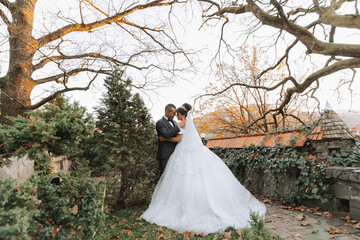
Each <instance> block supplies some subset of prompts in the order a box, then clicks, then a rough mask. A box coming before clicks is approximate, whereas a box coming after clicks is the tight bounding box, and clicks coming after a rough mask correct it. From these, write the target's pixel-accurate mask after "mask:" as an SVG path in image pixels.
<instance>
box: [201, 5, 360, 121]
mask: <svg viewBox="0 0 360 240" xmlns="http://www.w3.org/2000/svg"><path fill="white" fill-rule="evenodd" d="M199 2H200V3H201V6H202V9H203V18H204V24H205V25H212V23H216V24H218V23H219V22H220V23H221V24H222V27H221V28H220V29H221V34H220V41H219V50H220V49H225V51H226V52H227V53H230V56H231V54H234V52H237V51H238V46H240V45H241V44H242V43H241V41H239V39H241V37H244V38H242V39H243V40H244V41H245V42H247V43H248V44H249V42H250V41H251V42H252V44H254V45H255V46H263V47H264V48H265V49H266V51H267V52H268V53H272V58H271V59H269V60H271V62H272V64H271V65H270V66H264V67H263V68H262V69H261V72H260V73H259V74H258V75H257V79H262V78H263V77H264V76H265V75H266V74H267V73H268V72H271V71H273V70H274V69H276V68H278V67H279V66H280V65H281V64H283V63H285V64H286V75H285V76H284V78H282V79H279V80H278V81H277V82H276V83H275V84H272V85H271V84H270V83H268V82H263V83H264V84H262V85H254V84H249V85H247V84H244V83H232V85H241V86H244V87H246V88H248V89H259V88H261V89H263V90H265V91H267V92H269V93H273V95H275V93H274V92H276V91H278V92H279V91H280V94H279V97H280V102H279V104H278V105H274V107H272V108H271V109H269V110H268V111H266V112H265V113H264V115H263V116H262V119H264V118H265V115H273V116H276V115H282V114H284V110H285V109H286V108H287V107H288V105H289V104H290V103H291V100H292V99H293V98H294V97H295V98H296V97H297V96H299V95H301V96H303V98H304V99H306V100H307V99H310V100H314V101H313V102H315V103H316V102H317V103H318V101H317V98H316V91H317V90H318V89H319V88H321V87H322V86H323V85H321V82H322V81H321V80H323V79H324V78H327V79H326V81H324V82H325V84H327V83H326V82H327V81H329V80H328V78H330V77H333V76H334V75H333V74H342V75H340V76H341V77H337V78H335V77H334V78H332V79H333V80H331V81H337V83H338V86H339V87H340V86H342V85H346V87H348V88H349V91H350V93H351V92H352V90H353V89H354V88H353V85H355V83H354V81H355V80H356V78H355V75H356V70H355V69H356V68H359V67H360V45H359V44H358V43H357V42H354V36H356V35H357V34H358V31H359V30H360V16H359V2H358V1H354V0H331V1H330V0H323V1H319V0H312V1H310V0H302V1H297V0H296V1H295V0H289V1H282V0H281V1H276V0H270V1H257V0H238V1H220V0H199ZM233 39H235V41H232V40H233ZM223 47H224V48H223ZM223 52H224V51H223ZM223 52H222V53H223ZM220 55H221V54H220V52H218V55H217V56H220ZM222 58H224V56H222ZM219 59H220V57H219ZM300 70H301V71H302V72H301V73H300V74H297V73H299V71H300ZM331 75H333V76H331ZM336 76H339V75H336ZM344 76H345V77H344ZM228 87H230V86H224V88H228ZM274 119H275V118H274Z"/></svg>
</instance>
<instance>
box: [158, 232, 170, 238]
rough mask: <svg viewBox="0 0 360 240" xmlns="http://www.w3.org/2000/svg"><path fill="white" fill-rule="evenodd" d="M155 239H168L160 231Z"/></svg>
mask: <svg viewBox="0 0 360 240" xmlns="http://www.w3.org/2000/svg"><path fill="white" fill-rule="evenodd" d="M157 239H168V238H167V237H166V236H165V235H164V234H162V233H160V234H159V236H158V237H157Z"/></svg>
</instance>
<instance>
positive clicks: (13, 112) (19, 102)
mask: <svg viewBox="0 0 360 240" xmlns="http://www.w3.org/2000/svg"><path fill="white" fill-rule="evenodd" d="M35 3H36V0H26V1H16V2H15V3H12V5H11V7H10V8H9V10H10V12H11V14H12V18H13V21H12V22H11V23H10V24H9V25H8V32H9V45H10V54H9V55H10V59H9V70H8V72H7V75H6V76H5V77H3V78H2V79H1V91H2V93H1V96H0V108H1V115H0V123H9V121H8V120H7V118H6V116H14V117H16V116H18V115H21V116H24V115H25V112H26V106H29V105H30V104H31V100H30V95H31V91H32V90H33V88H34V87H35V86H36V83H35V81H33V79H32V78H31V74H32V72H33V71H32V68H33V65H32V60H33V57H34V54H35V52H36V50H37V41H36V40H35V39H34V38H33V37H32V29H33V21H34V10H35Z"/></svg>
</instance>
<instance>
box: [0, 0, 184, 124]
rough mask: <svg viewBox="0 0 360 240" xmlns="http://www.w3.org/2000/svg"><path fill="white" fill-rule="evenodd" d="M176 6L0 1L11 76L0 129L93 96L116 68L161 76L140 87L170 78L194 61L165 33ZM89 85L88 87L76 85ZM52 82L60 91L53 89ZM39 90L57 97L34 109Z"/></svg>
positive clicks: (159, 1)
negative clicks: (64, 100) (54, 105)
mask: <svg viewBox="0 0 360 240" xmlns="http://www.w3.org/2000/svg"><path fill="white" fill-rule="evenodd" d="M176 2H177V1H176V0H174V1H173V0H144V1H137V0H121V1H112V0H66V1H47V2H46V1H43V2H42V3H40V1H37V0H14V1H10V0H0V17H1V20H2V25H1V26H0V33H1V34H0V44H1V52H0V54H1V59H2V60H3V61H2V66H3V69H6V70H5V71H2V73H1V75H2V77H1V78H0V88H1V96H0V108H1V115H0V122H6V119H5V116H16V115H18V114H20V115H23V114H24V112H25V111H26V110H29V109H34V108H37V107H39V106H41V105H43V104H45V103H46V102H48V101H49V100H51V99H53V98H55V97H56V96H57V95H58V94H60V93H64V92H69V91H74V90H87V89H89V87H90V85H91V83H92V82H93V81H94V80H95V78H96V77H97V74H111V72H112V70H113V69H112V68H113V66H119V67H127V68H131V69H137V70H139V71H141V72H142V74H143V75H145V76H149V74H151V73H154V74H156V75H157V77H158V79H151V78H147V80H146V81H145V82H142V83H139V84H138V85H136V86H135V87H138V88H144V87H145V86H146V84H149V83H154V82H157V81H160V80H159V79H167V80H168V79H169V78H171V77H172V74H174V71H176V70H177V61H181V62H184V59H185V60H187V55H186V54H185V52H184V51H183V50H182V49H181V48H180V47H179V46H178V44H177V42H176V41H175V37H174V34H173V31H171V29H168V28H166V26H168V25H167V21H169V16H170V15H171V14H172V8H173V5H174V4H175V3H176ZM55 4H57V5H60V8H58V9H59V10H57V9H55V10H54V8H55V6H52V5H55ZM35 19H36V21H34V20H35ZM41 21H42V23H41ZM164 55H165V56H167V58H166V60H164V59H163V58H161V56H164ZM4 59H7V60H4ZM188 62H189V61H188ZM5 65H6V67H4V66H5ZM84 79H88V80H87V83H86V84H82V85H81V86H79V85H76V83H80V82H82V83H83V82H84ZM51 83H53V84H54V83H56V84H55V85H57V86H55V87H54V85H52V86H53V89H51V86H50V85H49V84H51ZM40 85H41V86H46V87H45V88H48V89H49V92H50V93H49V94H47V96H45V97H43V98H42V99H41V100H40V101H39V102H37V103H31V100H30V95H31V93H32V91H33V89H34V88H35V87H36V86H40Z"/></svg>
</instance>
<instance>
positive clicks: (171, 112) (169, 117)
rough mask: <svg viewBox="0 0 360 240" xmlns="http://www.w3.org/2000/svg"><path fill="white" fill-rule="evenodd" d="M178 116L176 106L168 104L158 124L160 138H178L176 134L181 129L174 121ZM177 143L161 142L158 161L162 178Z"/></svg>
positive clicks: (157, 130) (157, 129)
mask: <svg viewBox="0 0 360 240" xmlns="http://www.w3.org/2000/svg"><path fill="white" fill-rule="evenodd" d="M175 114H176V107H175V105H174V104H168V105H166V107H165V115H164V116H163V117H162V118H161V119H160V120H159V121H157V122H156V132H157V134H158V137H159V136H163V137H164V138H172V137H176V134H177V133H178V132H179V131H180V128H179V127H178V126H177V125H176V122H175V121H174V120H173V119H174V117H175ZM176 144H177V143H176V142H168V141H160V140H159V148H158V156H157V158H158V160H159V168H160V176H161V175H162V173H163V172H164V170H165V167H166V164H167V162H168V160H169V158H170V156H171V154H172V153H173V152H174V150H175V147H176Z"/></svg>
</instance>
